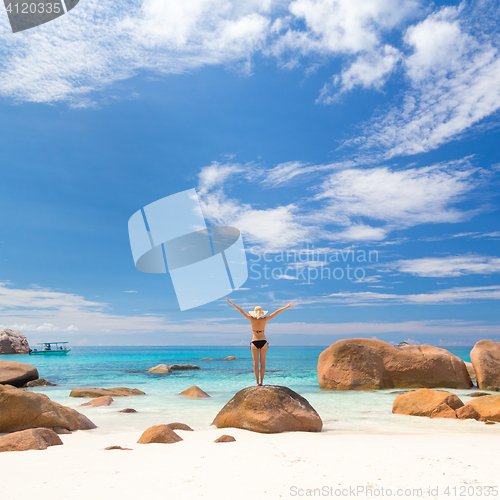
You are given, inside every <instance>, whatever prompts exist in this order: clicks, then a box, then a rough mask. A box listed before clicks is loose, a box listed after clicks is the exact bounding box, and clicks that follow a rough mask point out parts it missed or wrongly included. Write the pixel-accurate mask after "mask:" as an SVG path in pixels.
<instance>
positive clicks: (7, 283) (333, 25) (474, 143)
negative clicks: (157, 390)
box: [0, 0, 500, 345]
mask: <svg viewBox="0 0 500 500" xmlns="http://www.w3.org/2000/svg"><path fill="white" fill-rule="evenodd" d="M498 14H499V12H498V7H497V5H496V4H495V2H494V1H475V2H462V3H459V2H435V3H430V2H426V1H419V0H330V1H313V0H295V1H292V2H285V1H275V2H273V1H271V0H251V1H250V0H249V1H239V2H228V1H221V0H198V1H192V2H176V1H172V2H168V3H166V2H160V0H144V1H142V2H141V1H136V2H118V3H117V2H111V1H107V0H101V1H99V2H97V1H94V0H81V1H80V3H79V4H78V6H77V7H76V8H75V9H73V10H72V11H71V13H69V14H68V15H66V16H63V17H61V18H59V19H57V20H55V21H53V22H50V23H47V24H45V25H42V26H40V27H37V28H33V29H31V30H28V31H25V32H20V33H17V34H12V32H10V28H9V25H8V20H7V16H6V13H5V12H4V13H3V14H1V15H0V38H1V49H0V53H1V56H0V96H1V100H0V106H1V117H2V119H1V121H0V128H1V133H0V150H1V153H2V155H1V158H2V163H1V172H2V173H1V179H2V180H1V183H0V186H1V188H0V189H1V191H0V192H1V197H0V204H1V213H2V218H1V234H0V282H1V283H0V327H1V328H13V329H20V330H22V331H23V332H24V333H25V334H26V335H27V337H28V339H29V340H30V342H31V343H34V342H38V341H46V340H69V341H70V342H72V343H73V344H79V345H99V344H103V345H133V344H144V345H239V344H246V343H248V341H249V340H250V339H249V332H250V330H249V328H248V324H246V320H244V319H243V318H242V317H239V316H238V315H237V313H236V311H234V309H232V308H231V307H230V306H229V305H228V304H227V303H226V302H225V300H224V299H221V300H219V301H215V302H213V303H211V304H208V305H206V306H202V307H199V308H197V309H193V310H190V311H184V312H180V311H179V308H178V305H177V301H176V297H175V293H174V290H173V286H172V283H171V281H170V278H169V276H168V275H147V274H143V273H140V272H139V271H137V270H136V269H135V268H134V265H133V260H132V255H131V251H130V246H129V241H128V233H127V221H128V219H129V217H130V216H131V215H132V214H133V213H134V212H135V211H137V210H138V209H140V208H141V207H143V206H145V205H147V204H148V203H151V202H153V201H155V200H157V199H159V198H162V197H164V196H168V195H170V194H173V193H176V192H179V191H183V190H186V189H190V188H193V187H195V188H197V190H198V193H199V195H200V199H201V202H202V209H203V212H204V214H205V217H206V219H207V220H208V221H209V223H211V224H227V225H234V226H236V227H238V228H239V229H240V230H241V232H242V234H243V237H244V241H245V246H246V248H247V250H248V252H249V253H248V260H249V265H250V266H254V267H250V273H249V275H250V278H249V280H248V281H247V283H246V284H245V285H244V286H243V288H242V289H240V290H238V291H236V292H234V293H232V294H231V295H230V297H231V299H232V300H234V301H235V302H237V303H238V304H241V305H242V306H244V307H245V308H248V309H250V308H252V309H253V306H254V305H257V304H258V305H262V306H263V307H264V309H269V310H274V309H276V308H278V307H281V306H282V305H285V304H286V303H288V302H290V301H293V302H294V304H295V306H294V308H292V309H291V310H289V311H287V312H286V313H284V314H283V315H282V316H279V317H278V318H277V319H276V320H275V321H274V324H271V323H270V324H269V327H268V332H267V334H268V337H269V340H270V341H271V342H272V343H274V344H275V345H278V344H281V345H329V344H331V343H332V342H334V341H335V340H338V339H340V338H345V337H356V336H363V337H376V338H380V339H382V340H386V341H393V342H399V341H402V340H407V341H409V342H416V343H430V344H433V345H473V344H474V343H475V342H476V341H478V340H480V339H482V338H491V339H494V340H497V341H498V340H500V319H499V313H498V300H499V299H500V282H499V279H498V276H499V272H500V255H499V241H500V223H499V222H500V218H499V214H498V203H499V198H498V191H499V190H498V187H499V177H500V153H499V152H498V144H500V140H499V139H500V134H499V128H498V119H499V113H498V109H499V107H500V85H499V82H500V57H499V54H498V47H499V31H498V25H499V24H498V17H499V15H498ZM293 251H295V252H296V255H297V257H298V256H299V255H301V256H302V258H303V261H302V262H300V261H299V262H294V261H293V257H292V255H293ZM301 251H302V253H301V254H299V253H298V252H301ZM306 251H309V254H308V255H309V257H308V258H307V259H306V258H305V256H306ZM314 251H320V252H321V255H322V259H323V260H324V255H327V256H328V259H329V262H328V263H327V264H325V263H324V262H312V258H313V257H312V256H313V255H314ZM370 251H371V252H372V253H371V255H372V261H371V262H355V263H352V262H350V264H351V267H354V268H355V269H358V271H357V275H356V276H357V278H358V279H355V278H352V279H348V278H347V276H346V274H347V269H346V266H347V264H349V261H352V255H354V256H355V258H356V259H357V258H358V257H359V256H360V255H363V252H365V253H366V254H367V255H368V252H370ZM283 252H285V253H286V252H289V253H288V256H289V259H288V261H286V259H285V258H282V257H281V256H282V255H284V254H283ZM256 255H259V256H260V259H261V260H260V261H259V262H255V261H256V260H257V259H258V257H256ZM316 255H317V254H316ZM264 256H265V257H266V258H267V259H268V260H270V261H271V262H269V263H267V265H268V267H269V270H268V273H269V275H270V273H271V272H273V269H274V278H273V279H264V278H263V277H261V278H260V279H255V278H257V276H258V274H257V271H260V272H262V273H263V272H264V269H263V267H262V266H263V264H264V262H263V258H264ZM335 256H337V258H338V260H339V261H340V262H332V261H331V260H332V259H333V260H335ZM344 258H346V259H347V260H348V262H344V261H343V259H344ZM316 260H317V259H316ZM326 268H328V270H327V269H326ZM335 269H337V271H335ZM322 271H323V276H324V277H325V276H326V278H325V279H319V276H321V272H322ZM285 272H286V274H287V276H286V277H283V275H284V273H285ZM328 272H329V273H330V276H331V275H332V274H331V273H333V272H336V275H335V276H337V277H339V276H340V275H341V272H342V273H344V276H343V277H342V278H341V279H333V278H330V279H327V277H328ZM351 272H354V270H352V271H351ZM316 273H317V274H318V278H316ZM308 276H309V278H308ZM56 337H57V338H56Z"/></svg>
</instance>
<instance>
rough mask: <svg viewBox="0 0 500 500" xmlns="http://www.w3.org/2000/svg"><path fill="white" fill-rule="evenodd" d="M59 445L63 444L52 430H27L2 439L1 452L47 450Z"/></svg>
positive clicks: (0, 439)
mask: <svg viewBox="0 0 500 500" xmlns="http://www.w3.org/2000/svg"><path fill="white" fill-rule="evenodd" d="M59 444H63V442H62V441H61V438H60V437H59V436H58V435H57V434H56V433H55V432H54V431H52V430H50V429H44V428H43V427H42V428H37V429H27V430H24V431H19V432H13V433H11V434H7V435H6V436H2V437H0V452H2V451H26V450H46V449H47V448H48V447H49V446H56V445H59Z"/></svg>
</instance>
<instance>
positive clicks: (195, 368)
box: [169, 365, 201, 370]
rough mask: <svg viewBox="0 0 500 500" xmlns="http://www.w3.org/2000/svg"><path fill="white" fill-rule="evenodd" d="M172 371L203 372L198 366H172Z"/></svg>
mask: <svg viewBox="0 0 500 500" xmlns="http://www.w3.org/2000/svg"><path fill="white" fill-rule="evenodd" d="M169 368H170V369H171V370H201V368H200V367H199V366H198V365H170V366H169Z"/></svg>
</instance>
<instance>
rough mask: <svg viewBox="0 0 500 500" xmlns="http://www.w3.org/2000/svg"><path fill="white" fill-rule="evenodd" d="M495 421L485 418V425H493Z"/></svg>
mask: <svg viewBox="0 0 500 500" xmlns="http://www.w3.org/2000/svg"><path fill="white" fill-rule="evenodd" d="M496 423H497V422H493V420H486V422H485V424H486V425H494V424H496Z"/></svg>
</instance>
